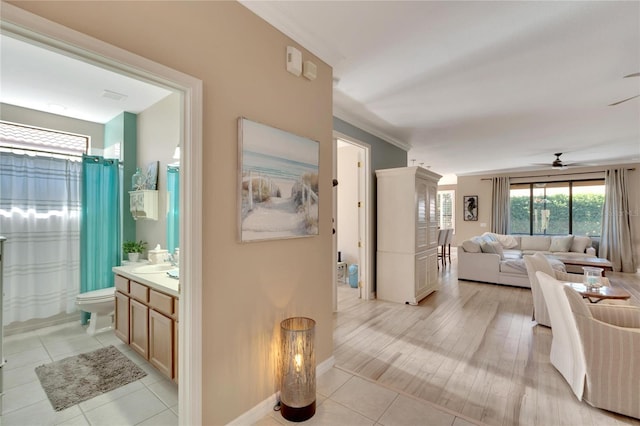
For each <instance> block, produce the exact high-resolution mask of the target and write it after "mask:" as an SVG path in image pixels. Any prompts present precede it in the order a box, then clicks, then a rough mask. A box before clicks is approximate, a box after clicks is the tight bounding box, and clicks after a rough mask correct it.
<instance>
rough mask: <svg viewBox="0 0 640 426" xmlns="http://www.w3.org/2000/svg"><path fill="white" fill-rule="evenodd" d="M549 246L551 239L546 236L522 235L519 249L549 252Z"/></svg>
mask: <svg viewBox="0 0 640 426" xmlns="http://www.w3.org/2000/svg"><path fill="white" fill-rule="evenodd" d="M550 245H551V237H549V236H547V235H523V236H522V238H520V249H522V250H523V251H524V250H535V251H549V246H550Z"/></svg>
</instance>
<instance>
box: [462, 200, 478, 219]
mask: <svg viewBox="0 0 640 426" xmlns="http://www.w3.org/2000/svg"><path fill="white" fill-rule="evenodd" d="M463 206H464V210H463V213H462V215H463V219H464V220H465V221H477V220H478V196H477V195H465V196H464V197H463Z"/></svg>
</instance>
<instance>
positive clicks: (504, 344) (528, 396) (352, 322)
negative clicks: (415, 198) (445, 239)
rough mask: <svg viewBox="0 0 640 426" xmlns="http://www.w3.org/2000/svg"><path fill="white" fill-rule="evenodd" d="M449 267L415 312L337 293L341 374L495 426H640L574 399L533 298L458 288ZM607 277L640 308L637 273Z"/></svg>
mask: <svg viewBox="0 0 640 426" xmlns="http://www.w3.org/2000/svg"><path fill="white" fill-rule="evenodd" d="M452 258H453V265H447V267H446V268H445V269H443V268H442V267H441V268H440V270H439V274H440V290H439V291H437V292H435V293H432V294H431V295H430V296H428V297H427V298H425V299H424V300H422V301H421V302H420V304H419V305H418V306H410V305H402V304H396V303H391V302H385V301H380V300H373V301H362V300H360V299H358V297H357V290H355V289H351V288H350V287H349V286H347V285H339V288H338V312H337V313H336V314H334V356H335V359H336V365H337V366H338V367H340V368H343V369H345V370H347V371H351V372H353V373H355V374H358V375H361V376H363V377H366V378H369V379H371V380H375V381H376V382H378V383H380V384H381V385H384V386H388V387H390V388H392V389H396V390H398V391H401V392H404V393H408V394H410V395H413V396H415V397H418V398H422V399H425V400H427V401H430V402H433V403H435V404H439V405H441V406H444V407H446V408H448V409H451V410H453V411H455V412H458V413H461V414H463V415H465V416H467V417H469V418H471V419H476V420H478V421H480V422H483V423H486V424H489V425H584V426H587V425H593V426H601V425H640V420H637V419H632V418H629V417H625V416H621V415H618V414H614V413H611V412H607V411H604V410H600V409H597V408H593V407H591V406H590V405H588V404H587V403H585V402H580V401H578V400H577V399H576V398H575V396H574V394H573V393H572V392H571V389H570V387H569V385H568V384H567V383H566V381H565V380H564V378H563V377H562V376H561V375H560V373H558V371H557V370H556V369H555V368H554V367H553V366H552V365H551V363H550V361H549V351H550V347H551V338H552V336H551V329H549V328H547V327H544V326H538V325H536V323H535V321H532V320H531V314H532V309H533V308H532V306H533V305H532V297H531V291H530V290H529V289H523V288H517V287H509V286H501V285H492V284H482V283H475V282H471V281H463V280H460V281H458V279H457V271H456V265H457V261H456V259H455V255H454V254H453V255H452ZM607 276H608V277H609V279H610V280H611V282H612V285H614V286H621V287H624V288H625V289H626V290H627V291H628V292H629V293H631V294H632V300H631V303H632V304H634V305H637V306H640V274H621V273H607ZM425 424H428V419H425Z"/></svg>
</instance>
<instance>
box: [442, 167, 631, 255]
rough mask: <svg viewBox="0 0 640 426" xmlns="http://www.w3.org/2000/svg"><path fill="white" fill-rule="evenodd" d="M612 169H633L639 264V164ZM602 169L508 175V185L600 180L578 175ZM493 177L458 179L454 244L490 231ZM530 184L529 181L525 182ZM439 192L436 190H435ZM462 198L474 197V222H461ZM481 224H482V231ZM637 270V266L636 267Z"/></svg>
mask: <svg viewBox="0 0 640 426" xmlns="http://www.w3.org/2000/svg"><path fill="white" fill-rule="evenodd" d="M609 167H612V168H618V167H627V168H635V170H634V171H631V172H629V188H628V190H629V199H630V204H629V210H630V212H631V226H632V233H633V240H634V244H635V247H636V261H637V262H640V164H623V165H615V166H609ZM602 170H603V168H602V167H582V168H575V169H569V170H563V171H559V172H556V171H555V170H544V171H535V172H522V173H510V174H509V176H510V177H511V181H512V182H513V181H514V180H517V179H518V178H519V177H521V176H540V177H541V178H544V179H549V180H554V179H558V180H560V179H580V178H585V179H589V178H594V177H604V173H602V174H593V173H589V174H581V173H586V172H594V171H602ZM493 176H495V175H478V176H459V177H458V185H457V187H456V241H457V243H458V244H460V243H461V242H462V241H464V240H465V239H468V238H471V237H473V236H475V235H480V234H482V233H484V232H488V231H490V230H491V198H492V189H491V181H490V180H483V179H489V178H491V177H493ZM529 181H530V180H529ZM439 189H440V188H439ZM465 195H478V221H477V222H465V221H464V220H463V219H462V206H463V205H462V200H463V196H465ZM482 224H486V227H483V226H482ZM638 267H639V268H640V265H638Z"/></svg>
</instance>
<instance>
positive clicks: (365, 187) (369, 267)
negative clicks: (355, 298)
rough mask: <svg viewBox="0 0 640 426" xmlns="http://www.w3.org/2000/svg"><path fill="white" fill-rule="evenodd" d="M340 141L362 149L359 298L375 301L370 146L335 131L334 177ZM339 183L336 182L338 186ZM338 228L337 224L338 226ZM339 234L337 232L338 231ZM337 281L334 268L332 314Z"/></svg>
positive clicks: (335, 243) (335, 209)
mask: <svg viewBox="0 0 640 426" xmlns="http://www.w3.org/2000/svg"><path fill="white" fill-rule="evenodd" d="M338 139H342V140H343V141H345V142H348V143H350V144H353V145H356V146H358V147H360V148H362V149H364V157H365V158H364V165H363V166H364V167H363V168H364V176H365V179H364V182H361V184H360V185H359V186H360V188H359V190H358V192H359V193H362V194H364V208H365V210H364V221H365V224H364V241H363V245H364V256H362V255H361V258H362V259H361V261H363V263H364V265H361V271H362V272H361V274H362V273H363V274H364V279H363V285H362V288H361V289H360V291H361V297H362V299H363V300H371V299H375V292H374V291H373V281H374V280H373V277H374V275H373V265H374V262H373V254H374V252H373V242H374V239H373V229H374V227H373V225H374V224H373V211H374V206H373V205H372V202H373V201H372V200H373V199H374V198H373V187H372V185H371V174H372V171H371V145H369V144H367V143H365V142H362V141H360V140H358V139H355V138H353V137H351V136H348V135H345V134H344V133H341V132H338V131H336V130H334V131H333V170H334V176H336V174H337V163H338V148H337V140H338ZM339 184H340V183H339V182H338V185H339ZM336 198H337V191H334V201H333V217H334V218H337V215H338V205H337V201H336ZM338 226H339V224H338ZM336 229H337V228H336ZM338 232H339V230H338ZM333 258H334V259H337V258H338V239H337V237H335V236H334V238H333ZM337 287H338V280H337V274H336V271H335V268H334V273H333V310H334V312H336V311H337V309H338V294H337Z"/></svg>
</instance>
